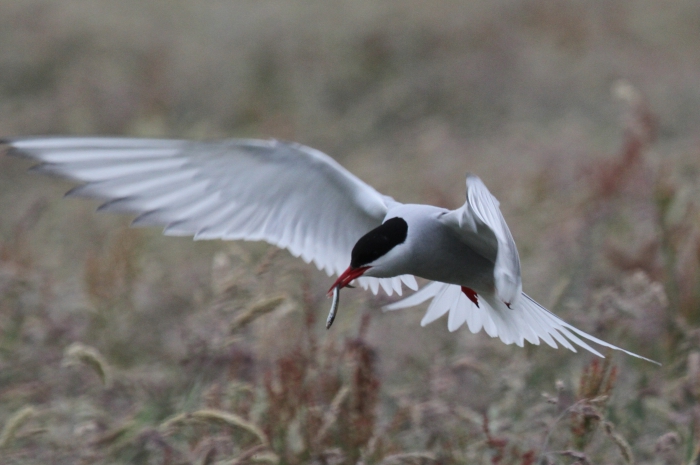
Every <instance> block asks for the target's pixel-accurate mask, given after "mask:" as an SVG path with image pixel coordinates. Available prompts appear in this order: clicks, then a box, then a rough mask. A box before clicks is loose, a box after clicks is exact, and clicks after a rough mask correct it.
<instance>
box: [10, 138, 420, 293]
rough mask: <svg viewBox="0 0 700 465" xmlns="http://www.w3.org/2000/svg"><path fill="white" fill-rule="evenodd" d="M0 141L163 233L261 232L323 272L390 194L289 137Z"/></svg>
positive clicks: (245, 235) (80, 191)
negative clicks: (382, 192) (197, 139)
mask: <svg viewBox="0 0 700 465" xmlns="http://www.w3.org/2000/svg"><path fill="white" fill-rule="evenodd" d="M0 142H1V143H3V144H7V145H9V146H10V149H9V153H11V154H16V155H22V156H26V157H29V158H32V159H34V160H37V161H40V162H42V163H41V164H39V165H37V167H35V168H34V169H35V170H36V171H39V172H41V173H45V174H52V175H57V176H61V177H65V178H68V179H72V180H75V181H77V182H79V183H82V184H81V185H80V186H78V187H76V188H74V189H73V190H71V191H70V193H69V195H72V196H80V197H91V198H98V199H101V200H104V201H106V203H105V204H104V205H103V206H102V207H101V209H102V210H104V211H128V212H132V213H135V214H137V215H138V216H137V218H136V220H135V221H134V224H135V225H137V226H153V225H160V226H163V227H164V232H165V233H166V234H172V235H191V236H194V237H195V238H196V239H245V240H264V241H267V242H269V243H271V244H274V245H277V246H280V247H284V248H287V249H289V250H290V252H291V253H292V254H293V255H295V256H301V257H302V258H303V259H304V260H305V261H306V262H311V261H313V262H314V264H315V265H316V266H317V267H318V268H319V269H322V270H325V271H326V272H327V273H328V274H329V275H330V274H333V273H336V274H340V273H341V272H342V271H343V270H344V269H345V267H346V266H347V263H348V261H349V258H350V252H351V250H352V247H353V245H354V244H355V242H356V241H357V240H358V239H359V238H360V237H361V236H362V235H364V234H365V233H366V232H367V231H369V230H371V229H373V228H375V227H377V226H379V225H380V224H381V223H382V220H383V218H384V216H385V214H386V212H387V205H388V202H393V200H391V199H390V198H388V197H385V196H383V195H381V194H380V193H378V192H377V191H376V190H374V189H373V188H372V187H370V186H369V185H367V184H365V183H364V182H362V181H361V180H360V179H359V178H357V177H356V176H354V175H353V174H351V173H350V172H349V171H347V170H346V169H345V168H343V167H342V166H341V165H339V164H338V163H337V162H336V161H334V160H333V159H331V158H330V157H328V156H327V155H325V154H323V153H321V152H320V151H318V150H315V149H312V148H309V147H305V146H302V145H299V144H294V143H287V142H278V141H262V140H252V139H233V140H226V141H215V142H193V141H184V140H161V139H130V138H109V137H106V138H99V137H90V138H78V137H46V138H22V139H8V140H2V141H0ZM401 281H402V280H401V279H399V280H397V283H398V287H400V283H401ZM403 282H406V280H405V279H403ZM367 283H368V284H369V286H370V287H371V288H372V290H373V291H375V292H376V291H377V290H378V288H379V287H380V283H379V282H378V281H377V280H376V279H368V280H367ZM408 284H409V285H410V281H408ZM381 287H382V288H383V289H385V290H386V291H387V293H389V294H391V293H392V292H393V291H394V290H397V284H396V283H394V282H393V281H386V282H384V281H382V282H381ZM397 292H398V290H397Z"/></svg>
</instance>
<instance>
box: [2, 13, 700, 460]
mask: <svg viewBox="0 0 700 465" xmlns="http://www.w3.org/2000/svg"><path fill="white" fill-rule="evenodd" d="M40 134H65V135H130V136H146V137H176V138H195V139H210V138H226V137H257V138H278V139H288V140H295V141H299V142H301V143H304V144H306V145H310V146H312V147H316V148H318V149H320V150H322V151H324V152H326V153H328V154H329V155H331V156H332V157H334V158H335V159H336V160H338V161H339V162H340V163H341V164H342V165H344V166H345V167H346V168H348V169H349V170H351V171H352V172H354V173H355V174H357V175H358V176H359V177H360V178H362V179H363V180H365V181H366V182H368V183H370V184H371V185H373V186H374V187H376V188H377V189H378V190H379V191H381V192H383V193H386V194H388V195H391V196H393V197H395V198H396V199H397V200H399V201H402V202H420V203H432V204H435V205H441V206H445V207H450V208H454V207H457V206H459V205H461V204H462V203H463V202H464V194H465V192H464V190H465V187H464V181H465V175H466V173H467V172H473V173H475V174H478V175H479V176H480V177H481V178H482V179H483V180H484V182H485V183H486V185H487V186H489V188H490V189H491V191H492V192H493V193H494V194H495V195H496V197H497V198H498V199H499V200H500V202H501V209H502V211H503V213H504V215H505V217H506V219H507V221H508V223H509V225H510V227H511V231H512V232H513V235H514V236H515V240H516V242H517V244H518V248H519V251H520V257H521V262H522V269H523V283H524V289H525V291H526V292H527V293H528V294H530V295H531V296H533V297H534V298H536V299H537V300H538V301H540V302H542V303H543V304H544V305H546V306H547V307H548V308H550V309H552V311H554V312H555V313H556V314H557V315H559V316H561V317H562V318H564V319H566V320H567V321H568V322H569V323H571V324H574V325H576V326H577V327H579V328H581V329H582V330H584V331H587V332H589V333H591V334H593V335H595V336H597V337H600V338H602V339H605V340H606V341H609V342H611V343H613V344H616V345H619V346H621V347H624V348H626V349H628V350H631V351H634V352H637V353H639V354H642V355H644V356H646V357H649V358H652V359H655V360H658V361H660V362H661V363H662V366H661V367H659V366H656V365H653V364H651V363H648V362H644V361H641V360H637V359H634V358H631V357H629V356H626V355H624V354H621V353H617V352H616V353H607V355H608V357H607V358H605V359H599V358H596V357H595V356H593V355H591V354H589V353H584V352H581V351H579V352H578V353H572V352H569V351H567V350H565V349H562V348H560V349H558V350H555V349H552V348H550V347H548V346H546V345H544V344H543V345H541V346H532V345H526V347H525V348H519V347H516V346H506V345H504V344H503V343H501V342H500V341H499V340H497V339H491V338H490V337H488V336H487V335H486V334H484V333H483V332H482V333H479V334H471V333H470V332H469V331H468V329H466V327H463V328H462V329H460V330H458V331H456V332H452V333H451V332H449V331H448V330H447V324H446V321H445V320H444V319H442V320H438V321H436V322H435V323H432V324H431V325H429V326H427V327H425V328H421V326H420V324H419V322H420V320H421V318H422V316H423V312H424V308H414V309H407V310H402V311H397V312H387V313H383V312H382V311H381V307H382V306H383V305H385V304H387V303H389V302H391V301H393V300H394V299H395V297H387V296H384V295H379V296H373V295H372V294H371V293H369V292H364V291H362V290H354V291H347V292H345V291H344V294H343V302H342V304H341V307H340V310H339V314H338V317H337V319H336V322H335V324H334V326H333V327H332V328H331V330H329V331H326V330H325V327H324V322H325V317H326V313H327V311H328V307H329V305H330V301H329V300H328V299H327V298H326V295H325V293H326V291H327V289H328V287H329V286H330V285H331V283H332V278H329V277H327V276H326V275H325V274H324V273H322V272H319V271H317V270H316V269H315V268H313V266H312V265H307V264H305V263H303V262H302V261H301V260H299V259H295V258H293V257H291V256H290V255H289V254H288V253H287V252H286V251H280V250H277V249H275V248H274V247H271V246H268V245H265V244H262V243H239V242H228V243H227V242H220V241H212V242H204V241H202V242H194V241H191V240H190V239H188V238H172V237H163V236H161V235H160V232H159V231H158V230H149V229H130V228H129V223H130V220H131V218H129V217H123V216H109V215H101V214H96V213H95V212H94V210H95V208H96V206H97V204H96V203H94V202H89V201H79V200H72V199H70V200H68V199H63V198H62V195H63V193H64V192H65V191H66V190H68V189H69V188H70V187H71V184H70V183H68V182H65V181H61V180H57V179H50V178H46V177H40V176H35V175H30V174H28V173H27V172H26V171H27V169H28V168H29V166H31V165H30V163H28V162H27V161H25V160H20V159H16V158H10V157H8V156H5V155H4V150H3V149H2V148H0V463H1V464H3V465H5V464H7V465H15V464H17V465H19V464H163V465H174V464H193V465H225V464H226V465H233V464H248V463H269V464H317V465H322V464H335V465H341V464H353V465H354V464H366V465H372V464H384V465H391V464H445V465H449V464H503V465H507V464H513V465H535V464H580V465H587V464H615V463H619V464H632V463H637V464H669V465H670V464H678V463H700V458H699V456H698V455H699V453H700V404H699V403H698V402H699V401H700V3H699V2H697V1H694V0H678V1H661V0H630V1H623V0H607V1H605V2H602V1H598V2H596V1H585V0H572V1H567V0H488V1H487V0H474V1H456V0H432V1H416V0H407V1H403V2H399V1H382V2H380V1H371V0H288V1H284V2H282V1H273V0H255V1H252V0H240V1H211V2H187V1H182V0H167V1H166V0H153V1H148V2H144V1H136V0H122V1H119V2H110V1H107V0H93V1H80V0H63V1H61V2H55V1H48V0H14V1H5V2H1V3H0V137H9V136H19V135H40Z"/></svg>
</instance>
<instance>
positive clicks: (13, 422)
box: [0, 406, 37, 449]
mask: <svg viewBox="0 0 700 465" xmlns="http://www.w3.org/2000/svg"><path fill="white" fill-rule="evenodd" d="M36 414H37V411H36V409H35V408H34V407H31V406H27V407H23V408H21V409H19V410H18V411H17V412H15V413H14V414H13V415H12V416H11V417H10V418H8V419H7V421H6V422H5V426H4V427H3V428H2V432H0V449H3V448H5V447H8V446H10V445H11V444H12V441H13V440H14V439H15V436H16V435H17V432H18V431H19V429H20V428H21V427H22V426H23V425H24V424H25V423H26V422H27V421H29V419H30V418H32V417H34V416H35V415H36Z"/></svg>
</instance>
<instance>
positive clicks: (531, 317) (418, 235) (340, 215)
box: [0, 137, 648, 360]
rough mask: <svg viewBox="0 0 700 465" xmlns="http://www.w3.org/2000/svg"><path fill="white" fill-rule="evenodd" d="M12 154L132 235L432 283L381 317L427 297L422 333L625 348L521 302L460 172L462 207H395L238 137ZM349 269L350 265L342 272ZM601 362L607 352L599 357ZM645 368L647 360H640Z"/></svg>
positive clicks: (479, 192) (23, 143) (318, 156)
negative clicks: (256, 245) (464, 331)
mask: <svg viewBox="0 0 700 465" xmlns="http://www.w3.org/2000/svg"><path fill="white" fill-rule="evenodd" d="M0 142H1V143H3V144H6V145H9V147H10V148H9V153H11V154H19V155H23V156H27V157H30V158H32V159H35V160H38V161H40V162H42V163H41V164H39V165H37V166H36V167H35V169H36V170H38V171H39V172H42V173H47V174H54V175H58V176H63V177H66V178H70V179H73V180H75V181H77V182H80V183H81V185H80V186H78V187H77V188H75V189H73V190H72V191H70V192H69V194H70V195H74V196H82V197H91V198H98V199H101V200H104V201H105V202H106V203H104V204H103V205H102V206H101V207H100V210H103V211H115V212H129V213H135V214H137V215H138V216H137V217H136V219H135V220H134V224H135V225H137V226H153V225H161V226H164V227H165V229H164V233H165V234H168V235H192V236H194V238H195V239H225V240H235V239H244V240H264V241H267V242H269V243H271V244H274V245H277V246H279V247H282V248H286V249H288V250H289V251H290V252H291V253H292V254H293V255H295V256H300V257H301V258H303V259H304V260H305V261H306V262H307V263H308V262H312V261H313V262H314V264H315V265H316V266H317V267H318V268H320V269H323V270H325V271H326V272H327V273H328V275H331V274H337V275H339V277H338V279H337V280H336V282H335V283H334V285H333V287H331V292H333V294H334V300H333V301H334V304H333V308H332V311H331V315H330V316H329V323H328V325H329V326H330V323H332V321H333V318H334V317H335V310H336V309H337V303H338V293H339V291H340V289H341V288H343V287H346V286H348V285H350V283H352V282H353V281H355V280H357V281H358V282H359V283H360V284H361V285H362V286H363V287H365V288H367V287H369V288H370V289H371V290H372V291H373V292H374V293H375V294H376V293H377V292H378V290H379V288H380V287H381V288H382V289H384V291H385V292H386V293H387V294H389V295H391V294H392V293H393V292H394V291H395V292H397V293H398V294H399V295H401V293H402V284H405V285H407V286H408V287H410V288H412V289H414V290H415V289H417V284H416V281H415V278H414V277H415V276H417V277H421V278H424V279H427V280H430V281H433V282H432V283H430V284H428V285H426V286H425V287H423V288H422V289H421V290H420V291H418V292H417V293H415V294H413V295H412V296H410V297H407V298H405V299H404V300H401V301H399V302H396V303H394V304H391V305H389V306H387V307H385V309H387V310H395V309H398V308H405V307H409V306H413V305H417V304H420V303H422V302H424V301H426V300H429V299H432V302H431V304H430V306H429V308H428V311H427V313H426V315H425V317H424V318H423V321H422V324H423V325H425V324H428V323H430V322H432V321H434V320H435V319H437V318H439V317H441V316H443V315H444V314H446V313H449V315H448V328H449V329H450V330H451V331H454V330H456V329H457V328H459V327H461V326H462V325H464V324H466V325H467V326H468V328H469V329H470V331H472V332H474V333H476V332H478V331H480V330H481V329H484V330H485V331H486V333H487V334H489V335H490V336H492V337H499V338H500V339H501V340H502V341H503V342H505V343H506V344H511V343H516V344H518V345H520V346H522V345H523V342H524V341H525V340H527V341H529V342H531V343H533V344H539V341H540V340H544V341H545V342H546V343H547V344H549V345H550V346H552V347H557V343H559V344H561V345H563V346H564V347H567V348H569V349H571V350H573V351H575V348H574V347H573V345H572V343H573V344H575V345H578V346H579V347H583V348H585V349H586V350H589V351H591V352H592V353H595V354H597V355H601V354H600V353H599V352H598V351H596V350H595V349H593V348H592V347H591V346H590V345H588V344H587V343H586V342H585V341H584V340H582V339H587V340H589V341H593V342H595V343H597V344H601V345H603V346H605V347H609V348H612V349H615V350H622V351H623V352H625V353H628V354H630V355H633V356H635V357H639V358H644V357H640V356H638V355H636V354H633V353H631V352H628V351H625V350H623V349H620V348H618V347H616V346H613V345H611V344H608V343H606V342H604V341H601V340H599V339H597V338H595V337H593V336H590V335H588V334H586V333H584V332H583V331H580V330H578V329H576V328H574V327H573V326H571V325H569V324H567V323H565V322H564V321H562V320H561V319H559V318H557V317H556V316H555V315H553V314H552V313H550V312H549V311H547V310H546V309H545V308H543V307H542V306H540V305H539V304H537V303H536V302H535V301H534V300H532V299H531V298H530V297H528V296H527V295H525V294H524V293H522V284H521V278H520V260H519V257H518V252H517V249H516V246H515V242H514V241H513V237H512V236H511V233H510V231H509V229H508V226H507V225H506V223H505V220H504V218H503V216H502V215H501V212H500V209H499V204H498V201H497V200H496V198H495V197H494V196H493V195H491V193H490V192H489V191H488V189H487V188H486V186H485V185H484V184H483V182H482V181H481V180H480V179H479V178H478V177H476V176H474V175H471V174H469V175H467V181H466V187H467V196H466V197H467V199H466V202H465V204H464V205H463V206H462V207H461V208H458V209H456V210H447V209H444V208H438V207H434V206H429V205H415V204H401V203H399V202H397V201H395V200H394V199H392V198H390V197H387V196H384V195H382V194H380V193H378V192H377V191H376V190H375V189H373V188H372V187H370V186H369V185H367V184H365V183H364V182H362V181H361V180H360V179H358V178H357V177H355V176H354V175H352V174H351V173H350V172H348V171H347V170H345V169H344V168H343V167H342V166H340V165H339V164H338V163H337V162H335V161H334V160H333V159H331V158H330V157H328V156H327V155H325V154H323V153H321V152H319V151H317V150H315V149H312V148H309V147H305V146H302V145H299V144H294V143H285V142H278V141H260V140H249V139H232V140H227V141H214V142H194V141H182V140H159V139H128V138H70V137H67V138H60V137H59V138H55V137H54V138H52V137H47V138H19V139H7V140H2V141H0ZM348 264H349V266H348ZM601 356H602V355H601ZM645 360H648V359H645Z"/></svg>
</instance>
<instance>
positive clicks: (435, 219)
mask: <svg viewBox="0 0 700 465" xmlns="http://www.w3.org/2000/svg"><path fill="white" fill-rule="evenodd" d="M449 213H450V211H449V210H447V209H444V208H439V207H434V206H431V205H416V204H407V205H402V204H399V205H397V206H395V207H393V208H391V209H389V212H388V213H387V215H386V217H385V219H384V222H386V221H387V220H389V219H392V218H402V219H403V220H405V221H406V223H407V225H408V234H407V237H406V240H405V242H403V243H402V244H399V245H398V246H396V247H394V248H393V249H392V250H390V251H389V252H388V253H387V254H386V255H384V256H383V257H382V260H381V261H379V263H377V264H376V265H374V266H373V267H372V268H370V269H369V270H367V271H366V272H365V273H364V275H363V276H371V277H376V278H390V277H393V276H399V275H404V274H409V275H414V276H420V277H421V278H425V279H429V280H431V281H440V282H443V283H448V284H456V285H458V286H465V287H468V288H471V289H474V290H475V291H476V292H477V293H487V292H493V291H494V279H493V268H494V264H495V262H496V254H497V250H496V249H497V248H496V247H493V248H491V249H490V250H488V251H487V253H485V254H484V255H485V256H484V255H482V254H480V253H478V252H476V251H475V249H474V248H472V247H471V246H470V244H469V242H468V239H467V238H466V237H464V236H466V234H465V232H463V231H460V230H459V229H457V228H454V227H452V226H451V225H450V222H449V219H450V217H449ZM494 245H495V244H494ZM465 263H469V266H464V264H465Z"/></svg>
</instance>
